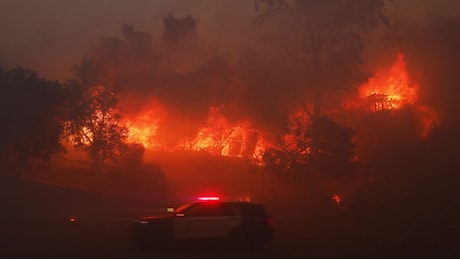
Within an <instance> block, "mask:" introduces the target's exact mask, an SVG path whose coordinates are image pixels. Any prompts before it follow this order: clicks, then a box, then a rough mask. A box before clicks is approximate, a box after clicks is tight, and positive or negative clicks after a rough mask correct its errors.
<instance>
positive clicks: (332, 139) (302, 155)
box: [263, 113, 355, 175]
mask: <svg viewBox="0 0 460 260" xmlns="http://www.w3.org/2000/svg"><path fill="white" fill-rule="evenodd" d="M316 127H317V128H318V130H319V133H320V135H319V138H318V143H317V149H318V151H317V154H312V152H311V149H312V139H313V129H312V124H311V120H310V117H309V116H307V115H306V113H302V114H299V115H297V116H295V117H293V118H290V119H288V120H286V124H285V127H284V128H283V129H281V131H280V132H279V133H278V134H277V135H276V141H275V144H274V145H273V146H272V147H271V148H268V149H267V150H266V151H265V153H264V155H263V161H264V165H265V167H267V168H268V169H271V170H272V171H275V172H290V173H294V174H296V173H301V172H303V173H314V174H322V175H331V174H332V175H337V174H339V173H340V172H343V171H345V168H346V166H347V165H348V164H349V163H350V161H351V160H352V159H353V156H354V151H355V144H354V143H353V140H352V139H353V137H354V135H355V131H354V130H353V129H351V128H348V127H344V126H341V125H339V124H337V123H336V122H334V121H333V120H331V119H330V118H328V117H326V116H322V117H320V118H318V119H317V125H316ZM313 171H314V172H313Z"/></svg>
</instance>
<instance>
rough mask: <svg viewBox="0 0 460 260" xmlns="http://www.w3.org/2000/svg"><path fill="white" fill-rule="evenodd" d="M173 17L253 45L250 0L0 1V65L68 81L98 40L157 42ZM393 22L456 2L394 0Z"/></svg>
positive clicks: (450, 10)
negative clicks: (128, 29)
mask: <svg viewBox="0 0 460 260" xmlns="http://www.w3.org/2000/svg"><path fill="white" fill-rule="evenodd" d="M171 11H172V12H173V14H174V15H176V16H177V17H182V16H185V15H187V14H191V15H193V16H194V17H196V18H198V19H199V33H200V36H201V37H202V38H203V39H204V40H205V41H207V42H208V43H215V44H219V45H221V46H225V47H228V48H231V47H237V46H240V45H242V44H244V43H245V41H249V40H250V38H251V37H250V35H251V27H250V23H251V21H252V19H253V17H254V15H255V12H254V9H253V1H252V0H129V1H128V0H97V1H94V0H40V1H37V0H0V64H1V65H3V66H4V67H12V66H16V65H18V64H19V65H22V66H24V67H27V68H30V69H34V70H36V71H38V73H39V74H40V75H41V76H43V77H45V78H48V79H65V78H69V77H70V68H71V66H72V64H74V63H77V62H79V61H80V59H81V57H82V55H83V53H84V52H85V51H86V50H87V49H88V46H89V45H90V44H91V43H92V42H95V41H96V40H97V39H98V37H99V36H116V37H117V36H119V35H120V33H121V32H120V31H121V25H122V24H123V23H128V24H132V25H134V26H135V28H136V29H137V30H142V31H148V32H151V33H152V34H153V35H154V37H159V35H160V33H161V30H162V19H163V18H164V17H165V16H166V15H167V14H168V13H169V12H171ZM388 11H389V14H390V16H391V19H392V21H393V23H400V22H404V23H423V22H424V21H426V20H427V18H428V17H431V16H446V17H452V16H455V17H458V16H460V1H458V0H395V1H393V2H390V4H389V6H388Z"/></svg>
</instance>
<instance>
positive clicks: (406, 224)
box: [0, 179, 460, 259]
mask: <svg viewBox="0 0 460 260" xmlns="http://www.w3.org/2000/svg"><path fill="white" fill-rule="evenodd" d="M0 188H1V189H0V195H1V197H0V198H1V201H0V202H1V205H2V206H3V209H2V214H1V215H0V230H1V233H0V257H2V258H150V259H151V258H459V257H460V249H459V247H458V245H459V239H458V238H457V237H458V235H457V234H458V231H460V228H459V227H458V226H457V225H453V224H452V223H453V222H446V223H439V222H421V221H416V219H414V218H413V216H412V215H410V216H409V215H408V216H395V215H397V214H395V213H393V214H391V216H393V217H390V215H384V216H375V215H370V214H363V213H356V212H353V211H335V212H334V211H330V212H328V213H320V212H315V211H313V210H308V209H307V208H301V207H300V208H299V207H297V208H296V209H295V210H292V207H290V206H289V205H288V206H285V207H282V206H279V207H271V210H270V211H271V212H270V213H271V214H272V215H273V219H274V228H275V237H276V238H275V240H274V241H273V242H272V243H270V244H267V245H263V246H261V247H259V248H256V249H255V250H252V251H250V252H231V251H229V250H224V249H218V248H215V247H208V246H206V245H203V246H199V247H190V248H186V249H184V250H180V251H179V250H167V251H161V252H142V251H138V250H136V249H135V248H134V247H133V246H132V244H131V241H130V224H131V219H130V216H131V215H132V212H133V208H132V207H130V206H132V205H128V204H117V205H116V210H114V207H115V205H110V203H108V202H107V201H105V200H103V199H99V200H98V199H97V198H95V197H92V196H93V195H88V194H84V193H80V192H75V191H67V190H65V189H64V190H62V189H49V188H47V187H42V186H40V187H37V186H36V185H34V184H24V183H21V182H17V181H12V180H9V179H8V180H4V179H2V182H1V187H0ZM76 208H78V209H79V210H77V211H75V210H73V209H76ZM101 209H103V210H101ZM72 210H73V211H72ZM75 212H79V214H74V213H75ZM71 213H72V214H71ZM72 216H75V217H76V221H75V222H71V221H70V217H72Z"/></svg>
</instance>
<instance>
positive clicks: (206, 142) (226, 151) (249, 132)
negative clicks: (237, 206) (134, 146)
mask: <svg viewBox="0 0 460 260" xmlns="http://www.w3.org/2000/svg"><path fill="white" fill-rule="evenodd" d="M151 107H152V108H151V109H149V110H147V111H145V112H144V113H142V114H140V115H138V116H137V117H135V118H133V119H130V120H127V122H126V125H127V127H128V129H129V133H128V142H130V143H139V144H142V145H143V146H144V147H145V148H146V149H149V150H158V149H159V148H161V149H163V150H164V149H165V147H164V146H163V145H162V142H161V136H159V135H158V133H157V130H158V127H159V125H160V124H161V121H162V120H163V118H164V117H165V116H166V113H158V111H156V110H154V109H153V107H155V106H151ZM262 142H263V141H262V139H261V138H260V136H259V134H258V131H257V130H254V129H251V128H250V127H249V123H247V122H238V123H235V124H231V123H229V122H228V120H227V119H226V118H225V117H224V116H223V115H221V114H220V111H219V109H218V108H216V107H211V108H210V109H209V116H208V120H207V122H206V123H205V125H204V126H203V127H201V128H199V130H198V132H197V134H196V136H195V137H194V138H186V137H185V136H184V139H183V140H181V141H178V144H177V145H176V146H175V147H170V150H171V151H173V150H177V147H181V148H183V149H184V150H192V151H206V152H208V153H210V154H212V155H223V156H233V157H243V156H256V155H257V154H260V153H261V151H262V150H263V149H264V148H263V147H264V146H263V145H262Z"/></svg>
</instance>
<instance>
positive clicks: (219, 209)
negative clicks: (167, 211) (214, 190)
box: [182, 202, 237, 217]
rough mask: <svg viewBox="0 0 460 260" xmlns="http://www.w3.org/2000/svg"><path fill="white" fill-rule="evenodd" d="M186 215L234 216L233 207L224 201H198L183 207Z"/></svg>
mask: <svg viewBox="0 0 460 260" xmlns="http://www.w3.org/2000/svg"><path fill="white" fill-rule="evenodd" d="M182 213H183V214H184V215H185V216H186V217H222V216H235V215H237V213H236V212H235V210H234V208H233V207H232V206H231V205H229V204H226V203H213V202H198V203H195V204H193V205H191V206H190V207H188V208H186V209H184V210H183V211H182Z"/></svg>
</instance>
